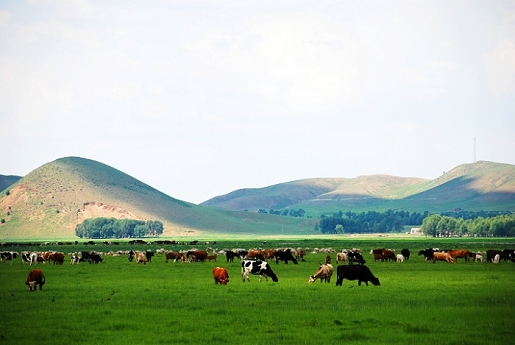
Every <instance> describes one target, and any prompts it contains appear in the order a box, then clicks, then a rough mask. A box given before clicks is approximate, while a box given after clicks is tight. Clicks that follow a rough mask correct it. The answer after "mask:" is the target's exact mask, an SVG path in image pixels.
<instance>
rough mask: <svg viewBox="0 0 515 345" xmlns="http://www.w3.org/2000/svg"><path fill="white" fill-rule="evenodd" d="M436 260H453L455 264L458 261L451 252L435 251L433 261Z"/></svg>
mask: <svg viewBox="0 0 515 345" xmlns="http://www.w3.org/2000/svg"><path fill="white" fill-rule="evenodd" d="M436 260H439V261H446V262H452V263H453V264H455V263H456V260H454V258H453V257H452V256H451V255H450V254H449V253H439V252H434V253H433V263H435V262H436Z"/></svg>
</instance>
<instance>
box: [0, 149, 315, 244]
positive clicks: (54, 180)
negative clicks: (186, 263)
mask: <svg viewBox="0 0 515 345" xmlns="http://www.w3.org/2000/svg"><path fill="white" fill-rule="evenodd" d="M91 217H115V218H131V219H143V220H146V219H152V220H160V221H162V222H163V224H164V234H163V235H164V236H179V235H196V236H198V235H200V234H202V233H203V232H207V233H208V234H211V233H227V234H233V235H238V234H240V235H244V236H248V235H253V234H256V235H257V234H275V233H281V232H283V231H286V232H290V231H295V232H297V233H303V232H308V231H312V229H313V226H314V224H312V223H311V222H310V220H307V219H303V220H298V219H289V218H285V217H276V216H270V215H261V214H257V213H251V212H239V211H233V210H228V209H222V208H210V207H203V206H198V205H194V204H191V203H188V202H184V201H181V200H178V199H174V198H172V197H170V196H168V195H166V194H163V193H161V192H159V191H158V190H156V189H154V188H152V187H150V186H148V185H146V184H145V183H143V182H141V181H138V180H136V179H134V178H132V177H130V176H129V175H127V174H124V173H123V172H121V171H119V170H116V169H114V168H112V167H110V166H107V165H105V164H102V163H99V162H96V161H93V160H88V159H84V158H78V157H67V158H61V159H58V160H56V161H53V162H50V163H47V164H45V165H43V166H41V167H40V168H38V169H36V170H34V171H32V172H31V173H30V174H28V175H27V176H25V177H24V178H22V179H20V180H19V181H17V182H16V183H15V184H14V185H12V186H11V187H10V188H9V193H6V191H4V192H2V194H0V218H1V219H4V222H3V223H1V224H0V238H1V239H11V238H63V237H67V238H70V237H73V236H74V235H75V226H76V224H78V223H80V222H82V221H83V220H84V219H86V218H91Z"/></svg>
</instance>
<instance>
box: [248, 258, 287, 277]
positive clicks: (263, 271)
mask: <svg viewBox="0 0 515 345" xmlns="http://www.w3.org/2000/svg"><path fill="white" fill-rule="evenodd" d="M250 274H254V275H258V274H259V281H261V279H262V278H263V277H265V279H266V280H267V281H268V277H270V278H272V281H274V282H278V281H279V279H278V278H277V275H276V274H275V273H274V272H273V271H272V269H271V268H270V265H269V264H268V262H266V261H254V260H243V261H242V262H241V279H242V280H243V282H245V280H247V281H249V282H250Z"/></svg>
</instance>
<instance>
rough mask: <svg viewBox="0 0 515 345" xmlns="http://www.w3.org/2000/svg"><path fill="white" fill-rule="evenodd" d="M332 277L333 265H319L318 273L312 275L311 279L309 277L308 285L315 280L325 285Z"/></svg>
mask: <svg viewBox="0 0 515 345" xmlns="http://www.w3.org/2000/svg"><path fill="white" fill-rule="evenodd" d="M332 276H333V265H331V264H323V265H320V267H319V268H318V271H317V272H316V273H315V274H313V275H312V276H311V277H309V279H308V284H311V283H313V282H315V281H316V280H317V279H320V282H321V283H322V282H323V281H325V282H326V283H330V282H331V277H332Z"/></svg>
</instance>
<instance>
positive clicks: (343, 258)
mask: <svg viewBox="0 0 515 345" xmlns="http://www.w3.org/2000/svg"><path fill="white" fill-rule="evenodd" d="M346 261H347V253H343V252H342V253H336V264H338V263H339V262H341V263H345V262H346Z"/></svg>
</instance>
